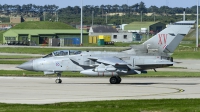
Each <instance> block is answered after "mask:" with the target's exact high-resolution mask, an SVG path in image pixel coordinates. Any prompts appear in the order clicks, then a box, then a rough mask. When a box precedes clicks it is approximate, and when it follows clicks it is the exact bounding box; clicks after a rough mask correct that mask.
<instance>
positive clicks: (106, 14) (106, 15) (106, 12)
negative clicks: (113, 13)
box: [106, 12, 107, 25]
mask: <svg viewBox="0 0 200 112" xmlns="http://www.w3.org/2000/svg"><path fill="white" fill-rule="evenodd" d="M106 25H107V12H106Z"/></svg>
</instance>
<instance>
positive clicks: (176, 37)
mask: <svg viewBox="0 0 200 112" xmlns="http://www.w3.org/2000/svg"><path fill="white" fill-rule="evenodd" d="M194 24H195V21H179V22H176V23H173V24H170V25H168V26H167V28H165V29H164V30H162V31H161V32H159V33H158V34H156V35H155V36H153V37H152V38H150V39H149V40H147V41H146V42H144V43H143V45H144V46H146V47H147V49H148V50H149V49H157V50H158V52H165V53H173V52H174V50H175V49H176V48H177V46H178V45H179V43H180V42H181V41H182V39H183V38H184V36H185V35H186V34H188V32H189V31H190V29H191V28H192V27H194Z"/></svg>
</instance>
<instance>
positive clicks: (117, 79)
mask: <svg viewBox="0 0 200 112" xmlns="http://www.w3.org/2000/svg"><path fill="white" fill-rule="evenodd" d="M120 82H121V78H120V77H119V76H112V77H111V78H110V83H111V84H119V83H120Z"/></svg>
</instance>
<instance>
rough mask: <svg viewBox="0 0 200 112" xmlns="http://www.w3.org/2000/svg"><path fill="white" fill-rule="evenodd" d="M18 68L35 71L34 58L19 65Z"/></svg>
mask: <svg viewBox="0 0 200 112" xmlns="http://www.w3.org/2000/svg"><path fill="white" fill-rule="evenodd" d="M17 68H20V69H24V70H30V71H33V60H31V61H28V62H25V63H23V64H21V65H19V66H17Z"/></svg>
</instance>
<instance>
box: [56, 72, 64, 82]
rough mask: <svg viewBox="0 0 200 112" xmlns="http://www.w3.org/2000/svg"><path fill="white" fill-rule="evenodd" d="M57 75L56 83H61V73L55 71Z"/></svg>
mask: <svg viewBox="0 0 200 112" xmlns="http://www.w3.org/2000/svg"><path fill="white" fill-rule="evenodd" d="M57 77H58V78H57V79H56V80H55V82H56V83H57V84H60V83H62V80H61V79H60V77H61V73H57Z"/></svg>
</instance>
